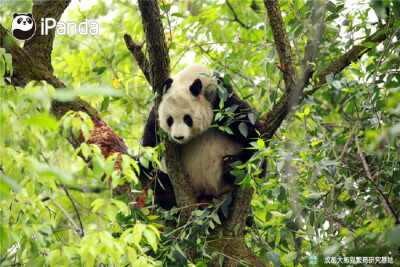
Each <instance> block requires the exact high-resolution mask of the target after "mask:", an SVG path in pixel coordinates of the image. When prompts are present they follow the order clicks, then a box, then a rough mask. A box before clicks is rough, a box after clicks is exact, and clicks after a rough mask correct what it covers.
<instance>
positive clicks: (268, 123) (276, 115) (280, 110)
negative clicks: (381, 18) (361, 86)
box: [262, 1, 392, 140]
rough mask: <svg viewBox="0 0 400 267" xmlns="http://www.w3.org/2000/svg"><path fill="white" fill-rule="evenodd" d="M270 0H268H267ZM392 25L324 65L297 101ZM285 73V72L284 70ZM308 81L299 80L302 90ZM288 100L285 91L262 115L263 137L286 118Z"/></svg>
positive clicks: (385, 35)
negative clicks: (313, 82) (308, 89)
mask: <svg viewBox="0 0 400 267" xmlns="http://www.w3.org/2000/svg"><path fill="white" fill-rule="evenodd" d="M267 2H270V1H267ZM391 27H392V25H390V24H386V25H383V26H381V27H380V28H379V29H378V30H377V31H376V32H375V33H374V34H373V35H371V36H369V37H368V38H366V39H365V40H364V41H362V42H361V43H360V44H359V45H356V46H354V47H352V48H351V49H350V50H349V51H348V52H346V53H345V54H344V55H342V56H340V57H339V58H337V59H336V60H335V61H333V62H332V63H331V64H329V65H328V66H327V67H325V68H324V69H323V70H322V71H321V72H319V73H318V74H317V75H316V76H315V78H314V81H315V85H314V87H313V89H312V90H310V91H308V92H305V93H303V96H302V99H301V101H300V102H299V103H301V102H302V101H303V100H304V98H305V97H307V96H309V95H312V94H313V93H315V92H316V91H317V90H318V89H320V88H321V87H322V86H323V85H324V84H325V83H326V76H327V75H328V74H334V75H336V74H338V73H340V72H341V71H342V70H343V69H345V68H346V67H347V66H348V65H350V64H351V62H352V61H356V60H358V59H359V58H361V56H362V55H364V54H365V53H367V52H368V51H369V50H370V49H371V48H367V47H366V46H364V45H363V44H365V43H367V42H369V43H381V42H383V41H384V40H386V39H387V38H388V31H389V30H390V29H391ZM284 74H285V72H284ZM308 83H309V81H308V80H307V79H306V78H305V77H304V78H303V79H302V80H301V81H300V82H299V85H298V86H299V87H300V88H301V90H303V89H304V88H305V87H306V86H307V84H308ZM290 101H293V96H291V93H289V92H287V91H286V92H285V93H284V94H283V95H282V97H281V98H280V99H279V100H278V102H277V103H276V104H275V105H274V107H273V108H272V110H271V111H269V112H268V113H267V115H265V116H264V122H263V129H262V132H263V133H264V138H265V139H267V140H268V139H270V138H271V137H272V136H273V135H274V133H275V132H276V130H277V129H278V128H279V126H280V124H281V123H282V121H283V120H284V119H285V118H286V116H287V114H288V113H289V111H290V110H291V107H292V106H293V105H290Z"/></svg>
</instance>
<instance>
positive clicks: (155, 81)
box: [139, 0, 196, 221]
mask: <svg viewBox="0 0 400 267" xmlns="http://www.w3.org/2000/svg"><path fill="white" fill-rule="evenodd" d="M139 9H140V12H141V15H142V24H143V30H144V33H145V36H146V51H147V54H148V57H149V69H148V70H149V76H150V85H151V86H152V87H153V92H154V93H155V94H157V98H156V99H155V103H154V111H155V114H156V118H157V119H158V106H159V104H160V102H161V97H162V94H163V92H162V89H163V88H162V84H163V82H164V81H165V80H166V79H167V78H168V77H169V74H170V66H169V64H170V61H169V55H168V49H167V44H166V41H165V35H164V28H163V25H162V22H161V17H160V8H159V6H158V3H157V1H147V0H139ZM165 143H166V144H165V146H166V149H165V150H166V156H165V158H166V161H167V162H166V163H167V169H168V176H169V178H170V180H171V183H172V186H173V188H174V192H175V197H176V202H177V204H178V206H179V207H186V206H190V207H193V204H196V199H195V198H194V197H193V192H192V187H191V186H190V183H189V181H188V177H187V175H185V169H184V167H183V165H182V160H181V152H180V149H181V148H180V146H179V145H177V144H176V143H174V142H172V141H169V140H165ZM191 210H192V209H190V208H188V209H184V210H183V211H182V213H181V218H182V220H183V221H186V220H187V219H188V218H189V216H190V213H191Z"/></svg>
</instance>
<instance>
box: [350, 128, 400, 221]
mask: <svg viewBox="0 0 400 267" xmlns="http://www.w3.org/2000/svg"><path fill="white" fill-rule="evenodd" d="M355 139H356V143H357V150H358V155H359V156H360V159H361V162H362V164H363V167H364V170H365V172H366V174H367V177H366V178H367V179H368V180H369V181H370V182H371V183H372V185H373V186H374V188H375V190H376V191H377V192H378V194H379V198H380V200H381V202H382V205H383V207H384V208H385V210H386V212H387V213H388V214H389V216H390V217H393V218H394V220H395V223H396V224H400V220H399V217H398V216H397V215H396V212H395V211H394V209H393V206H392V204H391V203H390V201H389V198H388V197H386V196H385V194H384V193H383V192H382V190H381V189H380V188H379V186H378V185H377V184H375V182H374V178H373V177H372V175H371V171H370V169H369V166H368V163H367V161H366V160H365V156H364V153H363V152H362V150H361V149H360V144H359V142H358V136H357V135H356V136H355Z"/></svg>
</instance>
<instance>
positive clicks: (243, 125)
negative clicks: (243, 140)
mask: <svg viewBox="0 0 400 267" xmlns="http://www.w3.org/2000/svg"><path fill="white" fill-rule="evenodd" d="M239 131H240V133H241V134H242V135H243V136H244V137H247V134H248V129H247V124H246V123H244V122H241V123H240V124H239Z"/></svg>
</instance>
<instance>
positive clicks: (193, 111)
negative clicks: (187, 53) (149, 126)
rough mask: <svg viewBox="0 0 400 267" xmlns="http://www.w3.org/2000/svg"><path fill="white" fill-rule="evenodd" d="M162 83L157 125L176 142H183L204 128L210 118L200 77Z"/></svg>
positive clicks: (211, 117) (209, 107)
mask: <svg viewBox="0 0 400 267" xmlns="http://www.w3.org/2000/svg"><path fill="white" fill-rule="evenodd" d="M180 81H182V80H179V79H178V81H173V80H172V79H168V80H167V81H166V82H165V86H166V90H167V91H166V93H165V94H164V96H163V98H162V101H161V103H160V107H159V109H158V112H159V120H160V126H161V128H162V129H163V130H164V131H165V132H167V133H168V135H169V136H170V137H171V138H172V139H173V140H174V141H175V142H177V143H179V144H184V143H186V142H188V141H189V140H190V139H192V138H194V137H196V136H197V135H199V134H201V133H202V132H204V131H206V130H207V129H208V128H209V126H210V125H211V124H212V121H213V109H212V105H211V103H210V101H209V100H208V99H207V97H206V95H205V93H204V88H205V86H204V84H203V82H202V79H200V78H197V79H195V80H192V81H191V83H187V82H180Z"/></svg>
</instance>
